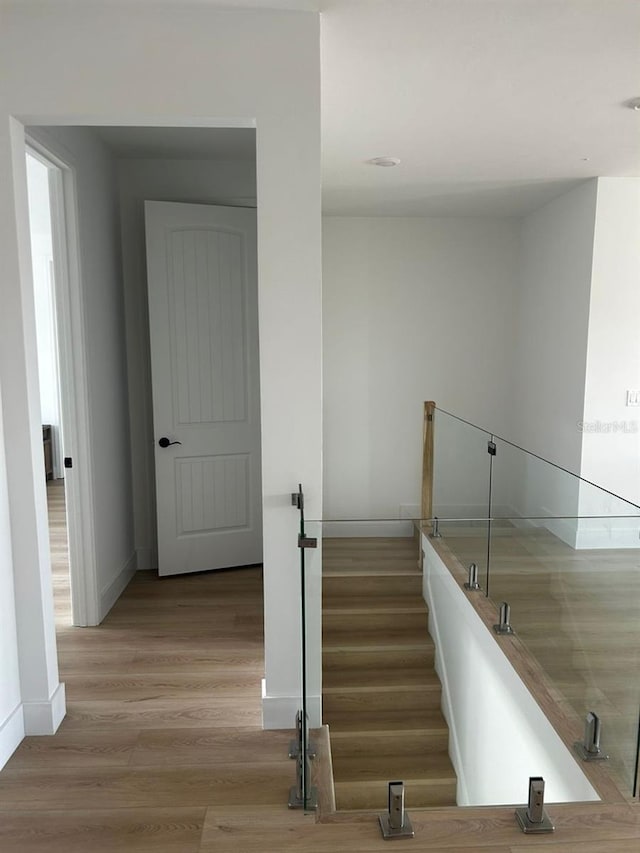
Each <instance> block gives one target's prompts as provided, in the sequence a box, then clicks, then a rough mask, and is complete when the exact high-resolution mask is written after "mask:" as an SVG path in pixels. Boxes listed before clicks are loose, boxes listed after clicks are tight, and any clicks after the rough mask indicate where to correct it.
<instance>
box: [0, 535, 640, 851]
mask: <svg viewBox="0 0 640 853" xmlns="http://www.w3.org/2000/svg"><path fill="white" fill-rule="evenodd" d="M294 535H295V532H294ZM63 575H64V573H62V574H61V576H60V578H59V579H58V580H57V581H56V601H57V602H60V606H59V608H58V612H59V617H60V627H59V632H60V648H61V653H60V658H61V667H62V672H63V678H64V680H65V682H66V684H67V689H68V693H69V711H70V713H69V716H68V718H67V719H66V720H65V721H64V723H63V724H62V727H61V729H60V731H59V733H58V734H57V735H55V736H54V737H48V738H28V739H27V740H26V741H25V742H24V743H23V745H22V746H21V747H20V749H19V750H18V751H17V752H16V754H15V755H14V757H13V758H12V759H11V761H10V762H9V764H8V765H7V766H6V768H5V769H4V770H3V771H2V772H1V773H0V850H1V851H2V853H152V851H153V853H288V851H296V853H339V852H340V851H350V853H370V851H383V850H388V849H389V847H388V844H387V842H385V841H383V840H382V839H381V838H380V834H379V831H378V827H377V823H376V820H375V818H372V817H371V816H370V815H350V816H349V818H348V819H347V820H346V821H345V820H344V819H343V818H341V817H340V816H334V817H331V816H330V815H329V816H328V815H326V814H325V815H324V817H323V820H324V821H326V822H323V823H316V819H315V817H314V816H312V815H303V814H301V813H300V812H297V811H294V812H290V811H288V810H287V808H286V806H285V805H284V803H285V800H286V795H287V790H288V786H289V785H290V784H291V781H292V763H291V762H289V761H288V760H287V759H286V758H283V750H284V748H285V746H286V742H287V740H288V733H283V732H271V733H269V732H262V731H261V729H260V695H259V679H260V675H261V672H262V633H261V612H262V593H261V585H260V578H259V573H258V572H256V571H254V570H251V571H249V572H247V573H245V572H229V573H227V572H224V573H217V574H214V575H212V576H210V577H209V576H199V577H195V578H181V579H178V580H176V581H171V580H164V581H158V580H157V579H153V578H151V577H146V576H144V577H142V578H139V579H136V581H135V582H134V583H132V585H131V586H130V587H129V589H128V590H127V592H126V593H125V595H124V596H123V598H122V600H121V601H120V602H119V603H118V604H117V605H116V607H115V608H114V611H113V613H112V615H111V616H110V618H109V619H108V620H107V622H106V623H105V624H104V626H103V627H101V628H98V629H73V628H71V627H69V622H68V613H67V615H66V616H64V615H63V614H64V610H65V603H64V599H65V596H68V590H67V592H64V580H63ZM66 607H67V608H68V599H67V603H66ZM65 620H66V621H65ZM411 817H412V820H413V824H414V827H415V830H416V838H415V839H414V840H413V841H411V842H405V843H406V844H407V846H408V847H410V848H411V849H412V850H414V851H417V853H427V851H430V853H437V851H440V853H444V851H446V853H463V851H464V853H468V851H487V853H488V851H491V853H516V851H518V853H534V851H537V850H539V849H541V848H544V849H545V850H546V849H548V848H550V847H551V848H553V849H554V850H556V849H557V851H558V853H634V851H637V850H640V815H639V813H638V810H637V809H636V808H635V807H634V806H632V805H629V804H626V803H620V804H610V803H604V804H601V805H588V806H580V805H577V806H557V807H554V808H553V818H554V820H555V823H556V827H557V830H556V833H555V835H554V836H546V837H544V838H530V837H528V836H524V835H523V834H522V833H521V832H520V831H519V829H518V828H517V826H516V824H515V820H514V817H513V810H512V809H504V808H501V809H456V808H442V809H433V810H429V811H422V812H420V811H414V812H412V813H411Z"/></svg>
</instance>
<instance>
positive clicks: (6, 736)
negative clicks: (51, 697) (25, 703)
mask: <svg viewBox="0 0 640 853" xmlns="http://www.w3.org/2000/svg"><path fill="white" fill-rule="evenodd" d="M23 737H24V713H23V709H22V704H20V705H18V706H17V708H14V710H13V711H12V712H11V713H10V714H9V716H8V717H7V719H6V720H5V721H4V723H3V724H2V725H1V726H0V770H1V769H2V768H3V767H4V765H5V764H6V763H7V761H8V760H9V759H10V758H11V756H12V755H13V753H14V752H15V751H16V749H17V748H18V747H19V746H20V743H21V741H22V739H23Z"/></svg>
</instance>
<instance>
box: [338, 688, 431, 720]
mask: <svg viewBox="0 0 640 853" xmlns="http://www.w3.org/2000/svg"><path fill="white" fill-rule="evenodd" d="M440 702H441V691H440V688H438V689H437V690H436V689H433V690H415V691H408V690H407V691H402V692H401V691H398V690H390V691H364V692H350V691H345V692H340V693H325V694H324V697H323V699H322V704H323V709H324V717H325V720H327V721H328V720H330V719H331V713H332V712H334V711H335V712H338V713H339V712H342V711H349V712H354V713H357V712H358V711H359V710H369V711H375V710H388V711H394V710H397V709H398V708H404V709H407V710H409V709H411V710H416V709H420V708H439V707H440Z"/></svg>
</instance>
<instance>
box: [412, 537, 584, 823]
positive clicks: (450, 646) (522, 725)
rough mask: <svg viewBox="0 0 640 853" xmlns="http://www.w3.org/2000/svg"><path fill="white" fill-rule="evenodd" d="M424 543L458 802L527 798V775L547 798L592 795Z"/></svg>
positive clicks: (504, 801) (427, 598)
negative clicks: (536, 779)
mask: <svg viewBox="0 0 640 853" xmlns="http://www.w3.org/2000/svg"><path fill="white" fill-rule="evenodd" d="M422 547H423V550H424V553H425V560H424V579H423V592H424V598H425V601H426V602H427V604H428V606H429V633H430V634H431V636H432V637H433V639H434V642H435V645H436V670H437V672H438V674H439V676H440V680H441V681H442V690H443V697H442V710H443V713H444V715H445V717H446V719H447V723H448V725H449V738H450V739H449V754H450V756H451V760H452V762H453V765H454V767H455V770H456V773H457V776H458V793H457V803H458V805H459V806H472V805H476V806H484V805H501V804H505V805H506V804H509V803H526V801H527V794H528V785H529V777H530V776H542V777H543V778H544V780H545V799H546V800H547V802H552V803H553V802H574V801H578V802H579V801H584V800H598V799H599V797H598V795H597V793H596V791H595V790H594V789H593V787H592V786H591V784H590V783H589V781H588V780H587V778H586V777H585V775H584V774H583V773H582V771H581V769H580V767H579V765H578V762H577V761H576V759H575V758H574V757H573V756H572V755H571V753H570V752H569V750H568V749H567V747H566V746H565V745H564V743H563V742H562V741H561V739H560V737H559V736H558V735H557V734H556V732H555V730H554V729H553V727H552V725H551V723H550V722H549V721H548V720H547V718H546V717H545V715H544V713H543V712H542V710H541V709H540V707H539V706H538V704H537V703H536V701H535V700H534V698H533V697H532V696H531V694H530V693H529V691H528V690H527V688H526V687H525V685H524V683H523V682H522V680H521V679H520V677H519V676H518V674H517V673H516V671H515V670H514V669H513V667H512V666H511V664H510V663H509V661H508V660H507V658H506V656H505V655H504V654H503V652H502V650H501V649H500V647H499V644H498V642H496V640H495V638H494V637H492V636H491V634H490V633H489V631H488V630H487V628H486V626H485V625H484V624H483V622H482V620H481V619H480V617H479V616H478V614H477V613H476V612H475V610H474V609H473V608H472V607H471V605H470V604H469V602H468V601H467V600H466V596H465V594H464V593H463V591H462V590H461V588H460V586H459V585H458V584H457V583H456V581H455V580H454V578H453V577H452V576H451V573H450V572H449V570H448V569H447V568H446V566H445V565H444V563H443V562H442V560H441V559H440V557H439V556H438V555H437V554H436V552H435V551H434V550H433V548H432V547H431V544H430V542H429V539H428V538H427V537H423V538H422ZM502 642H510V640H509V638H508V637H507V638H503V639H502Z"/></svg>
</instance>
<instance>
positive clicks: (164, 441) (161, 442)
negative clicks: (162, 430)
mask: <svg viewBox="0 0 640 853" xmlns="http://www.w3.org/2000/svg"><path fill="white" fill-rule="evenodd" d="M158 444H159V445H160V447H171V445H172V444H182V442H181V441H169V439H168V438H166V437H165V436H164V435H163V436H162V438H161V439H159V440H158Z"/></svg>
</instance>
